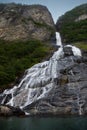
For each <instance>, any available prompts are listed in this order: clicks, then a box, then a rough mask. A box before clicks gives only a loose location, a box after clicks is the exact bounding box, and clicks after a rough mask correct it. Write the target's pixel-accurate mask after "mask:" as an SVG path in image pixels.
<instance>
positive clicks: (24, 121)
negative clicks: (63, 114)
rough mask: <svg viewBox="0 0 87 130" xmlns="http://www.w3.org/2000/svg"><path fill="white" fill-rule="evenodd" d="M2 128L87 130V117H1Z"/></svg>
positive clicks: (11, 129) (9, 129)
mask: <svg viewBox="0 0 87 130" xmlns="http://www.w3.org/2000/svg"><path fill="white" fill-rule="evenodd" d="M0 130H87V118H82V117H74V118H36V117H33V118H32V117H29V118H17V117H12V118H7V119H6V118H0Z"/></svg>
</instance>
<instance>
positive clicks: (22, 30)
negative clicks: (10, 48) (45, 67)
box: [0, 3, 55, 41]
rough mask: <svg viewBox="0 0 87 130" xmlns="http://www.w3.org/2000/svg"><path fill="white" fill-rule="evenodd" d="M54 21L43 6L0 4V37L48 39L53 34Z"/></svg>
mask: <svg viewBox="0 0 87 130" xmlns="http://www.w3.org/2000/svg"><path fill="white" fill-rule="evenodd" d="M54 30H55V27H54V22H53V19H52V16H51V14H50V12H49V11H48V9H47V8H46V7H45V6H41V5H30V6H28V5H18V4H14V3H12V4H0V39H4V40H10V41H11V40H29V39H32V38H33V39H38V40H42V41H44V40H49V39H50V38H51V37H52V36H53V35H54Z"/></svg>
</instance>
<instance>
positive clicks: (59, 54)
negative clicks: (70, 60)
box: [0, 32, 81, 109]
mask: <svg viewBox="0 0 87 130" xmlns="http://www.w3.org/2000/svg"><path fill="white" fill-rule="evenodd" d="M56 45H57V46H60V47H59V49H58V50H57V51H56V52H54V54H53V56H52V57H51V58H50V59H49V60H48V61H45V62H42V63H38V64H36V65H34V66H32V67H31V68H30V69H27V70H26V74H25V75H24V76H23V78H22V79H21V82H20V83H19V85H18V86H14V87H13V88H12V89H10V90H5V91H4V92H3V93H2V94H1V95H0V97H3V98H2V100H1V104H7V105H10V106H14V107H20V108H21V109H23V108H25V107H26V106H28V105H29V104H31V103H33V102H35V101H37V100H39V99H42V98H44V97H46V96H47V95H48V93H49V92H50V91H51V90H52V88H53V86H54V82H53V81H54V79H55V78H57V77H58V76H59V71H60V68H61V65H59V60H60V59H62V58H63V57H64V51H63V46H62V42H61V37H60V34H59V33H58V32H56ZM66 46H67V47H71V48H72V52H73V55H75V56H81V51H80V49H78V48H77V47H75V46H71V45H66ZM9 96H10V97H11V98H8V97H9ZM7 98H8V99H7Z"/></svg>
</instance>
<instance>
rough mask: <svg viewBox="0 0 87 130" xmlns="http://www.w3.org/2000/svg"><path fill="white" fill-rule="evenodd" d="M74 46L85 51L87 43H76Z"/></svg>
mask: <svg viewBox="0 0 87 130" xmlns="http://www.w3.org/2000/svg"><path fill="white" fill-rule="evenodd" d="M73 44H74V45H75V46H77V47H78V48H80V49H82V50H85V51H87V42H86V43H85V42H77V43H73Z"/></svg>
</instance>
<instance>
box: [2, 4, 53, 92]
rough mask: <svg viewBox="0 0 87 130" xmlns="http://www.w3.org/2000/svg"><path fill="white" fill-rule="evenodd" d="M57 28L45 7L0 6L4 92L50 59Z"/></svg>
mask: <svg viewBox="0 0 87 130" xmlns="http://www.w3.org/2000/svg"><path fill="white" fill-rule="evenodd" d="M53 37H55V26H54V22H53V19H52V16H51V14H50V12H49V11H48V9H47V8H46V7H45V6H42V5H31V6H29V5H20V4H14V3H11V4H0V90H2V89H3V88H8V85H9V86H12V85H13V82H14V81H15V79H17V77H18V76H20V75H21V74H22V73H23V72H24V71H25V69H27V68H29V67H31V66H32V65H34V64H36V63H38V62H41V61H42V60H43V59H45V58H48V57H49V55H51V53H52V52H53V47H52V46H51V45H50V44H49V43H50V41H49V40H51V38H53Z"/></svg>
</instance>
